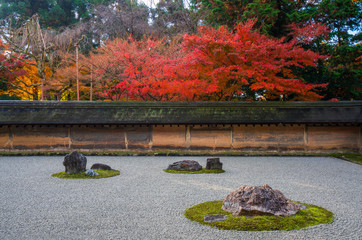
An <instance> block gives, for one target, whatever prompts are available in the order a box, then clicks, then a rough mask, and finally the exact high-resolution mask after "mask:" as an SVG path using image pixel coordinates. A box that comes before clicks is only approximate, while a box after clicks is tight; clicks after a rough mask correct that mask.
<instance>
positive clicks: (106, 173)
mask: <svg viewBox="0 0 362 240" xmlns="http://www.w3.org/2000/svg"><path fill="white" fill-rule="evenodd" d="M94 171H95V172H97V173H98V174H99V175H97V176H94V177H92V176H88V175H87V174H85V172H82V173H74V174H69V173H66V172H58V173H54V174H52V177H57V178H66V179H87V178H108V177H114V176H117V175H119V174H120V171H118V170H101V169H94Z"/></svg>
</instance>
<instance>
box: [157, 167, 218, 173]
mask: <svg viewBox="0 0 362 240" xmlns="http://www.w3.org/2000/svg"><path fill="white" fill-rule="evenodd" d="M163 171H165V172H167V173H181V174H202V173H223V172H225V170H219V169H210V170H208V169H205V168H203V169H201V170H200V171H179V170H169V169H163Z"/></svg>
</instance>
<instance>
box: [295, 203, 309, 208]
mask: <svg viewBox="0 0 362 240" xmlns="http://www.w3.org/2000/svg"><path fill="white" fill-rule="evenodd" d="M297 206H298V207H299V208H300V209H307V208H308V207H307V206H305V205H303V204H297Z"/></svg>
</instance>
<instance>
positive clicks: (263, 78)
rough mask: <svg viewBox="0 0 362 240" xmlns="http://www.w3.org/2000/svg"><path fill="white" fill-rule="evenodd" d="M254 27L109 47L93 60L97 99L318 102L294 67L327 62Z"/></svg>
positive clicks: (131, 41) (249, 24)
mask: <svg viewBox="0 0 362 240" xmlns="http://www.w3.org/2000/svg"><path fill="white" fill-rule="evenodd" d="M253 24H254V22H253V21H249V22H247V23H246V24H238V25H237V26H236V27H235V31H229V30H228V29H227V28H225V27H220V28H218V29H213V28H209V27H202V28H200V29H199V34H193V35H184V36H183V42H182V44H181V45H180V44H175V43H174V42H172V41H170V40H164V39H163V40H157V39H153V38H146V39H144V40H140V41H136V40H135V39H133V38H132V37H130V38H128V39H124V40H116V41H112V42H109V43H108V44H106V45H105V46H103V47H102V48H101V49H99V50H98V52H97V53H96V54H94V55H92V57H91V60H90V62H92V64H94V65H95V66H94V67H95V69H96V71H95V73H94V74H95V78H96V79H97V82H98V90H97V92H98V94H99V96H100V97H101V98H103V99H107V100H126V99H128V100H158V101H168V100H186V101H191V100H216V101H220V100H233V99H244V100H255V99H256V98H257V97H258V96H263V98H266V99H271V100H273V99H279V98H280V97H281V96H282V97H283V98H285V99H288V100H318V99H320V98H321V97H322V96H320V95H318V94H317V93H316V92H314V90H315V89H316V88H318V87H324V85H316V84H306V83H304V82H303V80H302V79H300V78H298V76H296V75H295V74H294V72H293V69H294V68H303V67H305V66H315V61H316V60H318V59H322V58H324V56H320V55H318V54H316V53H314V52H312V51H306V50H304V49H303V48H302V47H300V46H299V45H298V41H297V40H296V39H293V40H291V41H288V42H287V41H286V40H285V39H274V38H270V37H267V36H265V35H262V34H260V33H259V32H257V31H254V30H253V29H252V27H253Z"/></svg>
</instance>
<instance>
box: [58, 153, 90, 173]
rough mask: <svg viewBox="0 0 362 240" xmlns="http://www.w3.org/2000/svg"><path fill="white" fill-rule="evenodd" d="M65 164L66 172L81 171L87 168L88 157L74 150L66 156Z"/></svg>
mask: <svg viewBox="0 0 362 240" xmlns="http://www.w3.org/2000/svg"><path fill="white" fill-rule="evenodd" d="M63 165H64V167H65V172H66V173H69V174H73V173H81V172H84V171H85V170H86V169H85V168H86V165H87V158H86V157H85V156H84V155H83V154H80V153H78V152H77V151H73V152H71V153H70V154H67V155H66V156H65V158H64V161H63Z"/></svg>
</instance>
